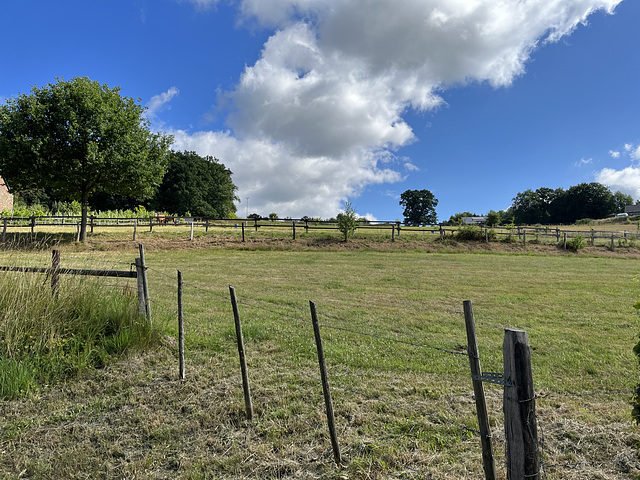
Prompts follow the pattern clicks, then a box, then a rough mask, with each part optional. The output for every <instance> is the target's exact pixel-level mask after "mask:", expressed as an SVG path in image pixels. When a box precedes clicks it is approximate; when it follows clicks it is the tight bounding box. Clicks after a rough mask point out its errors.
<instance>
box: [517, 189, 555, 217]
mask: <svg viewBox="0 0 640 480" xmlns="http://www.w3.org/2000/svg"><path fill="white" fill-rule="evenodd" d="M563 193H564V191H563V190H562V189H557V190H553V189H551V188H547V187H541V188H538V189H537V190H535V191H533V190H531V189H529V190H525V191H524V192H520V193H518V194H517V195H516V196H515V197H514V199H513V205H512V211H513V217H514V223H517V224H525V225H532V224H535V223H543V224H548V223H550V222H551V221H552V217H553V216H554V211H555V210H554V207H553V203H554V202H555V201H556V199H557V198H558V197H560V196H561V195H563Z"/></svg>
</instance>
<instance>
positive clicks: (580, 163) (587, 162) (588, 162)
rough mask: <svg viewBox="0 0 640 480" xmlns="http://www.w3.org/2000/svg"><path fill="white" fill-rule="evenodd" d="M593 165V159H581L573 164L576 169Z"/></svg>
mask: <svg viewBox="0 0 640 480" xmlns="http://www.w3.org/2000/svg"><path fill="white" fill-rule="evenodd" d="M592 163H593V158H581V159H580V160H579V161H577V162H576V163H575V166H576V167H583V166H585V165H591V164H592Z"/></svg>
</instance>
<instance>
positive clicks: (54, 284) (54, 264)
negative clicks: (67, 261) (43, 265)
mask: <svg viewBox="0 0 640 480" xmlns="http://www.w3.org/2000/svg"><path fill="white" fill-rule="evenodd" d="M59 282H60V250H52V251H51V295H52V296H54V297H55V296H56V295H58V287H59Z"/></svg>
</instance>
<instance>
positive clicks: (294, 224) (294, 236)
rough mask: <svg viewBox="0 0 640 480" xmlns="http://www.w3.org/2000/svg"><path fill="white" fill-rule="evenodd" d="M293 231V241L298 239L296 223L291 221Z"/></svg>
mask: <svg viewBox="0 0 640 480" xmlns="http://www.w3.org/2000/svg"><path fill="white" fill-rule="evenodd" d="M291 229H292V230H293V239H294V240H295V239H296V221H295V220H291Z"/></svg>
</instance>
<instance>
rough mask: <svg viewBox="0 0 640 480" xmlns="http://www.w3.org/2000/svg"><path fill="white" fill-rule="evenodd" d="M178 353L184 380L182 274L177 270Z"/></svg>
mask: <svg viewBox="0 0 640 480" xmlns="http://www.w3.org/2000/svg"><path fill="white" fill-rule="evenodd" d="M178 353H179V355H180V367H179V368H180V371H179V375H180V380H184V378H185V373H184V314H183V309H182V272H181V271H180V270H178Z"/></svg>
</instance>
